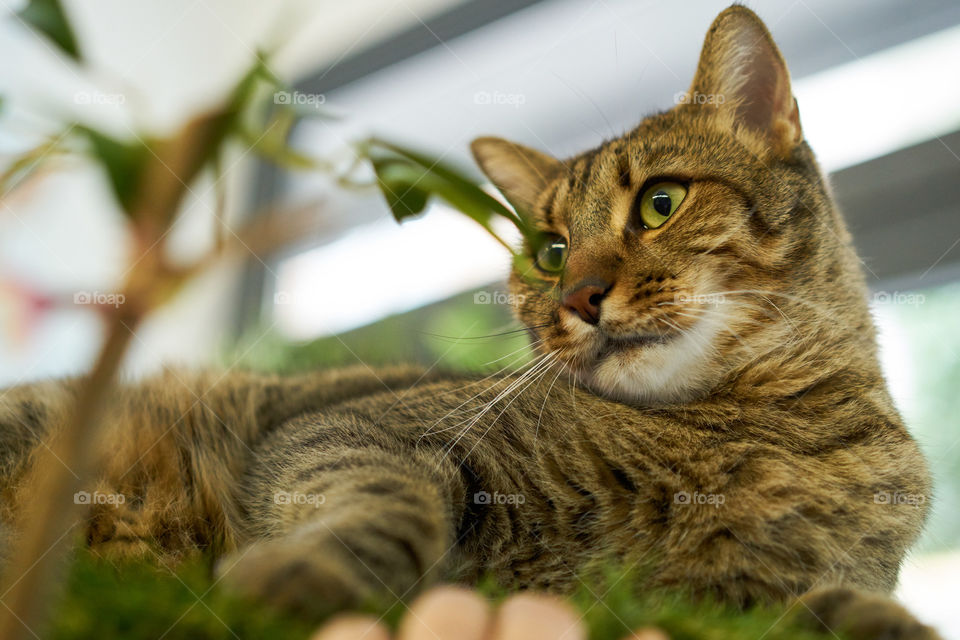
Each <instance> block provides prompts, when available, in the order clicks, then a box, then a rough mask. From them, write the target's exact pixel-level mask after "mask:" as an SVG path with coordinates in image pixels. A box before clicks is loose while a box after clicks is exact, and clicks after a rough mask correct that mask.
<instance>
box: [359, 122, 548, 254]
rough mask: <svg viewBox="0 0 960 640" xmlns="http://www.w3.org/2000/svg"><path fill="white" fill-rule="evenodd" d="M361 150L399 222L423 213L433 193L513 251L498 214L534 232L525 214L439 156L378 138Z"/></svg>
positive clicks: (526, 232)
mask: <svg viewBox="0 0 960 640" xmlns="http://www.w3.org/2000/svg"><path fill="white" fill-rule="evenodd" d="M360 152H361V154H365V155H366V156H368V157H369V158H370V160H371V163H372V164H373V169H374V172H375V173H376V174H377V183H378V185H379V186H380V191H381V192H382V193H383V195H384V198H386V200H387V204H388V206H389V207H390V210H391V211H392V212H393V216H394V217H395V218H396V219H397V221H398V222H402V221H403V220H404V219H406V218H409V217H411V216H415V215H417V214H419V213H422V212H423V210H424V209H425V208H426V205H427V202H428V201H429V199H430V197H431V196H436V197H438V198H441V199H442V200H444V201H446V202H447V204H449V205H450V206H452V207H454V208H455V209H457V210H459V211H460V212H462V213H464V214H466V215H467V216H469V217H470V218H471V219H473V220H474V221H476V222H477V223H479V224H480V225H481V226H482V227H483V228H484V229H486V230H487V231H488V232H489V233H490V234H491V235H492V236H493V237H494V238H496V239H497V240H498V241H499V242H500V243H501V244H503V245H504V246H505V247H507V248H508V249H510V250H511V251H512V250H513V249H512V247H510V245H509V243H507V242H506V241H505V240H504V239H503V238H501V237H500V236H499V234H497V232H496V231H495V230H494V228H493V220H494V219H495V218H496V217H497V216H499V217H502V218H506V219H507V220H509V221H510V222H511V223H512V224H513V225H514V226H515V227H516V228H517V229H518V230H519V231H520V233H521V234H522V235H523V236H524V237H530V236H531V235H532V230H531V229H530V227H529V225H528V224H527V223H526V221H525V220H524V219H523V218H521V217H520V216H518V215H517V214H515V213H513V212H512V211H510V209H508V208H507V207H506V206H504V205H503V204H502V203H501V202H500V201H499V200H497V199H496V198H494V197H493V196H491V195H490V194H488V193H487V192H486V191H484V190H483V189H482V188H481V187H480V185H479V184H477V183H476V182H474V181H473V180H471V179H470V178H468V177H466V176H465V175H463V174H462V173H461V172H459V171H458V170H456V169H454V168H453V167H451V166H450V165H448V164H446V163H444V162H442V161H441V160H439V159H434V158H431V157H430V156H428V155H425V154H423V153H419V152H416V151H412V150H410V149H407V148H405V147H401V146H399V145H396V144H393V143H390V142H386V141H384V140H380V139H376V138H374V139H371V140H369V141H367V142H366V143H364V144H363V145H361V147H360Z"/></svg>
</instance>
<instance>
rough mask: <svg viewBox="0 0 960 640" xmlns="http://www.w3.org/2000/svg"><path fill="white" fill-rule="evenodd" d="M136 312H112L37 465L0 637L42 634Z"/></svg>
mask: <svg viewBox="0 0 960 640" xmlns="http://www.w3.org/2000/svg"><path fill="white" fill-rule="evenodd" d="M140 315H141V314H140V313H139V312H138V311H136V307H134V310H132V311H127V310H126V309H124V308H123V307H121V308H120V309H118V310H117V311H116V312H115V313H114V314H112V318H111V323H110V326H109V330H108V334H107V339H106V342H105V343H104V345H103V348H102V349H101V351H100V355H99V357H98V359H97V362H96V365H95V366H94V368H93V370H92V372H91V373H90V375H89V376H88V377H86V378H85V379H84V381H83V383H82V385H81V389H80V392H79V394H78V396H77V402H76V409H75V410H74V413H73V416H72V419H71V420H70V421H69V422H68V423H67V424H66V427H65V428H64V429H63V431H62V432H61V433H60V434H57V436H56V439H55V440H54V442H53V443H52V444H51V445H50V450H47V449H44V450H43V455H40V456H38V459H37V461H36V463H35V464H37V465H39V468H41V469H44V470H45V471H46V474H45V475H43V476H38V477H39V478H41V480H40V483H39V486H38V487H37V491H36V494H35V495H34V496H33V499H32V500H31V501H30V502H29V505H24V513H23V516H24V519H23V528H22V529H21V530H20V535H19V536H18V537H17V541H16V547H15V550H14V553H13V554H12V555H11V558H12V561H11V565H10V567H9V568H8V571H7V573H6V575H5V576H4V581H3V583H2V584H4V585H6V589H7V591H6V593H5V594H4V595H3V596H2V598H3V604H4V605H5V606H4V608H2V609H0V638H4V639H5V640H26V639H28V638H37V637H40V636H42V633H43V631H44V629H45V625H46V621H47V616H48V615H49V612H50V608H51V603H52V602H55V601H56V595H57V594H55V593H52V592H53V591H54V589H55V588H57V587H58V586H60V585H61V584H62V580H61V577H62V575H61V574H62V572H63V571H64V569H65V562H64V561H65V559H66V557H67V555H68V553H69V551H70V549H71V548H72V546H73V543H74V539H75V535H71V534H72V533H75V532H74V529H75V528H76V527H77V525H78V524H79V525H82V524H84V520H85V518H84V509H86V508H87V505H80V504H75V501H74V494H75V493H76V492H77V491H79V490H81V489H82V488H83V487H82V482H83V481H84V479H85V478H88V477H89V475H90V470H91V467H92V466H93V461H94V457H95V455H94V454H95V451H94V449H95V444H96V442H97V441H98V438H97V431H98V427H99V426H100V420H99V418H100V415H101V414H102V410H103V407H104V404H105V401H106V400H107V397H108V394H109V391H110V388H111V381H112V380H113V378H114V376H115V375H116V372H117V370H118V369H119V367H120V363H121V361H122V360H123V354H124V353H125V352H126V349H127V346H128V344H129V342H130V338H131V336H132V330H133V328H134V327H135V326H136V325H137V323H138V322H139V320H140Z"/></svg>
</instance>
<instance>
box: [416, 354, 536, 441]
mask: <svg viewBox="0 0 960 640" xmlns="http://www.w3.org/2000/svg"><path fill="white" fill-rule="evenodd" d="M550 355H551V354H550V353H545V354H542V355H540V356H536V357H535V358H533V360H531V361H530V362H529V363H527V364H526V365H524V367H533V366H535V365H536V364H537V363H538V362H542V361H543V359H545V358H547V357H548V356H550ZM508 366H509V365H508ZM501 371H503V369H501ZM520 371H523V368H522V367H521V369H520ZM499 373H500V372H499V371H498V372H496V373H492V374H490V375H489V376H487V377H486V378H483V380H480V381H477V382H475V383H473V384H479V383H482V382H484V381H486V380H489V379H490V378H493V377H495V376H497V375H498V374H499ZM518 373H519V371H518ZM522 375H523V374H522ZM502 380H503V379H502V378H498V379H497V380H496V381H495V382H494V383H493V384H491V385H490V386H488V387H486V388H484V389H482V390H481V391H478V392H477V393H475V394H474V395H472V396H470V397H469V398H467V399H466V400H464V401H463V402H461V403H460V404H458V405H457V406H456V407H454V408H453V409H451V410H450V411H449V412H447V413H446V414H445V415H444V416H442V417H441V418H440V419H438V420H437V421H436V422H434V423H433V424H432V425H430V426H429V427H427V429H426V431H424V432H423V434H421V435H420V437H419V438H418V439H417V442H418V443H419V442H420V441H421V440H423V438H425V437H426V436H428V435H435V434H437V433H443V432H444V431H449V430H450V429H455V428H456V427H457V426H458V425H459V424H460V423H458V425H454V426H453V427H448V428H446V429H440V430H436V431H435V430H434V427H436V426H437V425H438V424H440V423H441V422H443V421H444V420H446V419H447V418H449V417H450V416H452V415H454V414H455V413H456V412H457V411H458V410H459V409H460V408H461V407H463V406H464V405H466V404H468V403H469V402H471V401H473V400H475V399H476V398H478V397H480V396H481V395H483V394H484V393H487V392H488V391H490V390H491V389H493V388H494V387H496V385H497V384H498V383H500V382H501V381H502Z"/></svg>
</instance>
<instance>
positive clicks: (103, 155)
mask: <svg viewBox="0 0 960 640" xmlns="http://www.w3.org/2000/svg"><path fill="white" fill-rule="evenodd" d="M77 129H78V130H79V131H81V132H82V133H83V134H84V135H86V136H87V138H88V139H89V140H90V151H91V154H92V155H93V157H94V158H95V159H96V160H98V161H99V162H100V164H101V165H102V166H103V168H104V170H105V171H106V172H107V177H108V178H109V179H110V186H111V187H112V188H113V193H114V195H115V196H116V197H117V200H118V201H119V203H120V206H121V207H123V210H124V211H125V212H126V213H127V214H128V215H129V214H130V213H131V211H132V208H133V201H134V198H135V197H136V195H137V188H138V186H139V184H140V177H141V175H142V173H143V170H144V167H145V166H146V163H147V158H148V154H149V150H148V148H147V145H146V144H145V143H143V142H139V141H138V142H121V141H119V140H115V139H114V138H111V137H109V136H107V135H105V134H103V133H101V132H99V131H96V130H95V129H90V128H88V127H83V126H78V127H77Z"/></svg>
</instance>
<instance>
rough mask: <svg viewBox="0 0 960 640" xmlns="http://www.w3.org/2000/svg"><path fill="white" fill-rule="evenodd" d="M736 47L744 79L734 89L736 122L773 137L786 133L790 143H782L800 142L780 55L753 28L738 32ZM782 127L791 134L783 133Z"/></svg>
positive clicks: (794, 109)
mask: <svg viewBox="0 0 960 640" xmlns="http://www.w3.org/2000/svg"><path fill="white" fill-rule="evenodd" d="M736 46H737V48H738V50H739V52H740V56H739V57H740V65H739V69H738V70H737V71H738V72H739V73H742V74H743V75H744V76H745V78H744V79H743V84H742V85H740V87H739V89H738V90H737V94H738V98H739V99H740V104H739V106H738V107H737V119H738V120H739V121H740V122H742V123H743V124H745V125H746V126H748V127H750V128H752V129H755V130H757V131H762V132H764V133H766V134H768V135H769V136H771V137H773V138H777V137H779V136H782V135H784V134H787V135H788V136H789V137H790V138H791V140H786V141H785V142H797V141H799V134H800V120H799V114H798V112H797V109H796V101H795V100H794V99H793V95H792V94H791V91H790V76H789V73H788V72H787V69H786V67H785V66H784V64H783V61H782V60H781V58H780V54H779V52H778V51H777V50H776V49H775V48H774V47H773V45H772V44H771V43H770V41H769V39H768V36H767V35H766V34H765V33H763V32H762V31H759V30H756V29H741V30H740V31H739V32H738V33H737V44H736ZM784 126H787V127H791V128H792V129H793V131H784V129H783V127H784Z"/></svg>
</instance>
